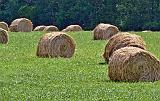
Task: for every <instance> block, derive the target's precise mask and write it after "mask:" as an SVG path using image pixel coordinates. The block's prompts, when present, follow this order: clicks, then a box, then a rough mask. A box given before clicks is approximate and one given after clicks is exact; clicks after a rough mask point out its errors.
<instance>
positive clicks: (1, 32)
mask: <svg viewBox="0 0 160 101" xmlns="http://www.w3.org/2000/svg"><path fill="white" fill-rule="evenodd" d="M0 43H2V44H7V43H8V32H7V31H6V30H5V29H2V28H0Z"/></svg>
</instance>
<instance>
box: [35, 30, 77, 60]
mask: <svg viewBox="0 0 160 101" xmlns="http://www.w3.org/2000/svg"><path fill="white" fill-rule="evenodd" d="M75 47H76V44H75V42H74V40H73V39H72V38H71V37H70V36H68V35H66V34H65V33H63V32H52V33H47V34H45V35H44V36H42V37H41V39H40V41H39V44H38V48H37V56H38V57H51V58H54V57H64V58H71V57H72V56H73V54H74V52H75Z"/></svg>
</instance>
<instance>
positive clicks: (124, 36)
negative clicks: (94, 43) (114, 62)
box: [103, 33, 146, 63]
mask: <svg viewBox="0 0 160 101" xmlns="http://www.w3.org/2000/svg"><path fill="white" fill-rule="evenodd" d="M130 46H132V47H138V48H141V49H144V50H146V44H145V42H144V41H143V39H142V38H141V37H140V36H138V35H135V34H129V33H118V34H116V35H114V36H113V37H111V38H110V40H109V41H108V43H107V45H106V47H105V50H104V54H103V57H104V59H105V60H106V62H107V63H108V60H109V57H110V56H111V55H112V53H113V52H114V51H116V50H117V49H120V48H123V47H130Z"/></svg>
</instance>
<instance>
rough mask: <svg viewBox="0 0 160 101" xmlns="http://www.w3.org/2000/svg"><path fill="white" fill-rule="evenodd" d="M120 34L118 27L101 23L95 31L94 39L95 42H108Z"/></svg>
mask: <svg viewBox="0 0 160 101" xmlns="http://www.w3.org/2000/svg"><path fill="white" fill-rule="evenodd" d="M118 32H119V29H118V28H117V27H116V26H114V25H110V24H104V23H100V24H99V25H97V26H96V27H95V29H94V30H93V34H94V37H93V38H94V40H108V39H109V38H111V37H112V36H113V35H115V34H117V33H118Z"/></svg>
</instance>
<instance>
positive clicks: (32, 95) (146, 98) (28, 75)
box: [0, 31, 160, 101]
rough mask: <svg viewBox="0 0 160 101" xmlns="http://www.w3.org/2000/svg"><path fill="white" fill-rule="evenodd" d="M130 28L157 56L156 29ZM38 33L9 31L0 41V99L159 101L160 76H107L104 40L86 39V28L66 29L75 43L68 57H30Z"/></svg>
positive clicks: (88, 35)
mask: <svg viewBox="0 0 160 101" xmlns="http://www.w3.org/2000/svg"><path fill="white" fill-rule="evenodd" d="M132 33H133V32H132ZM134 33H136V34H138V35H140V36H142V37H143V39H144V40H145V42H146V44H147V48H148V50H149V51H150V52H152V53H153V54H154V55H155V56H156V57H157V58H159V59H160V45H159V44H160V32H147V33H143V32H134ZM43 34H44V32H31V33H21V32H18V33H13V32H10V33H9V43H8V44H7V45H2V44H0V101H14V100H16V101H18V100H19V101H35V100H37V101H54V100H55V101H151V100H152V101H160V81H157V82H154V83H151V82H146V83H142V82H141V83H140V82H139V83H125V82H112V81H110V80H109V78H108V72H107V70H108V66H107V64H104V62H105V61H104V59H103V58H102V54H103V51H104V48H105V45H106V43H107V42H106V41H94V40H92V34H91V32H89V31H86V32H75V33H68V34H69V35H70V36H72V37H73V38H74V40H75V41H76V43H77V45H76V51H75V54H74V56H73V57H72V58H71V59H64V58H58V59H57V58H56V59H55V58H38V57H36V48H37V44H38V41H39V38H40V37H41V36H42V35H43Z"/></svg>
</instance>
